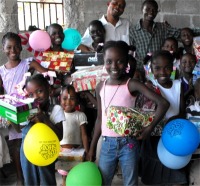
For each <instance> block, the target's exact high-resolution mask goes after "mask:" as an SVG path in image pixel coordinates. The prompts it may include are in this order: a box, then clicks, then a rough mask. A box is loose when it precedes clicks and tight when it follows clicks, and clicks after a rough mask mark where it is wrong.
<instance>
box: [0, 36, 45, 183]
mask: <svg viewBox="0 0 200 186" xmlns="http://www.w3.org/2000/svg"><path fill="white" fill-rule="evenodd" d="M2 46H3V52H4V53H5V54H6V56H7V62H6V63H5V64H4V65H2V66H0V94H4V93H6V94H9V95H11V94H17V93H18V92H17V89H16V85H17V84H18V83H20V82H21V81H22V80H23V77H24V74H25V73H26V72H28V71H29V70H31V69H32V70H36V71H38V72H45V71H47V70H46V69H45V68H43V67H42V66H41V65H40V64H38V63H37V62H36V61H34V60H33V58H27V59H22V60H21V59H20V54H21V51H22V46H21V39H20V37H19V36H18V34H16V33H13V32H7V33H6V34H5V35H4V36H3V38H2ZM8 130H9V146H10V153H11V157H12V159H13V162H14V165H15V167H16V170H17V184H19V185H21V184H23V175H22V171H21V166H20V157H19V148H20V146H21V133H18V132H17V131H15V129H14V128H13V127H12V126H11V125H10V126H9V128H8Z"/></svg>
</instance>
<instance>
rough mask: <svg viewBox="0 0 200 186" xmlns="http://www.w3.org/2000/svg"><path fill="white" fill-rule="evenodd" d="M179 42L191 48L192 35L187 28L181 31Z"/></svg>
mask: <svg viewBox="0 0 200 186" xmlns="http://www.w3.org/2000/svg"><path fill="white" fill-rule="evenodd" d="M180 38H181V42H182V43H183V45H184V46H191V45H192V44H193V33H192V30H190V29H189V28H184V29H182V30H181V35H180Z"/></svg>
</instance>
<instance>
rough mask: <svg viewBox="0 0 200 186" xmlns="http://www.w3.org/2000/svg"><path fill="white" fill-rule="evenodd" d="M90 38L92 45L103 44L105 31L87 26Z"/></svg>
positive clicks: (97, 27) (94, 26) (95, 26)
mask: <svg viewBox="0 0 200 186" xmlns="http://www.w3.org/2000/svg"><path fill="white" fill-rule="evenodd" d="M89 32H90V36H91V37H92V39H93V41H94V43H104V40H105V30H104V29H103V28H102V27H100V26H98V25H96V24H94V25H90V26H89Z"/></svg>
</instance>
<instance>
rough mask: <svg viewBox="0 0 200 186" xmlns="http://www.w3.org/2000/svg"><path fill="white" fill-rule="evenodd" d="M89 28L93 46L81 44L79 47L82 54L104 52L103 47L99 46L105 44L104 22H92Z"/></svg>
mask: <svg viewBox="0 0 200 186" xmlns="http://www.w3.org/2000/svg"><path fill="white" fill-rule="evenodd" d="M88 27H89V33H90V36H91V38H92V40H93V42H92V44H91V46H86V45H83V44H81V45H80V46H79V49H80V50H81V52H95V51H97V52H100V51H101V50H102V46H100V45H99V44H100V43H104V41H105V34H106V30H105V28H104V26H103V24H102V22H101V21H99V20H93V21H91V22H90V23H89V26H88Z"/></svg>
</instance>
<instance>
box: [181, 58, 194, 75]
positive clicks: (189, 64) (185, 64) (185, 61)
mask: <svg viewBox="0 0 200 186" xmlns="http://www.w3.org/2000/svg"><path fill="white" fill-rule="evenodd" d="M195 64H196V59H195V58H194V57H192V56H191V55H189V54H188V55H187V54H186V55H184V56H183V57H182V59H181V62H180V69H181V71H182V72H183V73H190V74H192V71H193V69H194V67H195Z"/></svg>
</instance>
